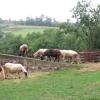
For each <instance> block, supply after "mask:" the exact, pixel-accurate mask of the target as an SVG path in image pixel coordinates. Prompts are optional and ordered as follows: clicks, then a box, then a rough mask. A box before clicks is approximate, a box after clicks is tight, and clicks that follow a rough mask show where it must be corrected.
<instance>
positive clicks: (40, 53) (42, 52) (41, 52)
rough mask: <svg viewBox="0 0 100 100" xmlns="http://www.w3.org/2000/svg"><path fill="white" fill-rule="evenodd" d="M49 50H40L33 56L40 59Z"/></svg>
mask: <svg viewBox="0 0 100 100" xmlns="http://www.w3.org/2000/svg"><path fill="white" fill-rule="evenodd" d="M46 50H47V49H39V50H38V51H36V52H35V53H34V54H33V57H34V58H40V59H41V57H42V55H43V54H44V52H45V51H46Z"/></svg>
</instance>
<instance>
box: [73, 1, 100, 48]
mask: <svg viewBox="0 0 100 100" xmlns="http://www.w3.org/2000/svg"><path fill="white" fill-rule="evenodd" d="M73 17H74V18H76V19H77V23H78V28H77V33H78V36H80V37H81V38H82V40H83V42H85V43H86V45H87V47H88V48H87V49H89V50H93V49H97V48H98V47H99V46H95V45H98V44H99V43H97V41H98V40H97V37H99V38H100V35H99V34H100V33H99V31H98V29H100V25H99V24H100V6H98V7H97V8H96V9H94V8H92V7H91V3H90V2H89V3H87V2H86V1H81V2H78V3H77V6H76V7H75V8H73ZM80 30H81V32H80Z"/></svg>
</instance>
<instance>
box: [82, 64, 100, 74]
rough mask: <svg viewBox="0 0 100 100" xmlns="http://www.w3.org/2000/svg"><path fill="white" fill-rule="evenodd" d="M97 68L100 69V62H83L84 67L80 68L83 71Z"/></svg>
mask: <svg viewBox="0 0 100 100" xmlns="http://www.w3.org/2000/svg"><path fill="white" fill-rule="evenodd" d="M97 70H100V62H98V63H87V64H82V68H81V69H80V71H81V72H86V71H97Z"/></svg>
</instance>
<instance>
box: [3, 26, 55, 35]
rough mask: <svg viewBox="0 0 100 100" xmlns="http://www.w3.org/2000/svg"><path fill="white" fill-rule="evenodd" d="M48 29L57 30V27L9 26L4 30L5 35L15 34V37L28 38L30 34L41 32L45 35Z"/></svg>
mask: <svg viewBox="0 0 100 100" xmlns="http://www.w3.org/2000/svg"><path fill="white" fill-rule="evenodd" d="M46 29H57V27H48V26H26V25H9V26H6V27H3V28H2V31H3V32H5V33H13V34H15V35H22V36H26V34H28V33H32V32H39V33H43V31H44V30H46Z"/></svg>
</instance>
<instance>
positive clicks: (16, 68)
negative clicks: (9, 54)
mask: <svg viewBox="0 0 100 100" xmlns="http://www.w3.org/2000/svg"><path fill="white" fill-rule="evenodd" d="M1 68H2V71H3V76H4V78H7V76H8V74H9V73H11V74H13V73H17V74H18V76H19V78H20V73H21V72H23V73H24V75H25V77H27V71H26V69H25V68H24V67H23V66H22V65H21V64H14V63H5V65H4V66H2V67H1Z"/></svg>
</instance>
